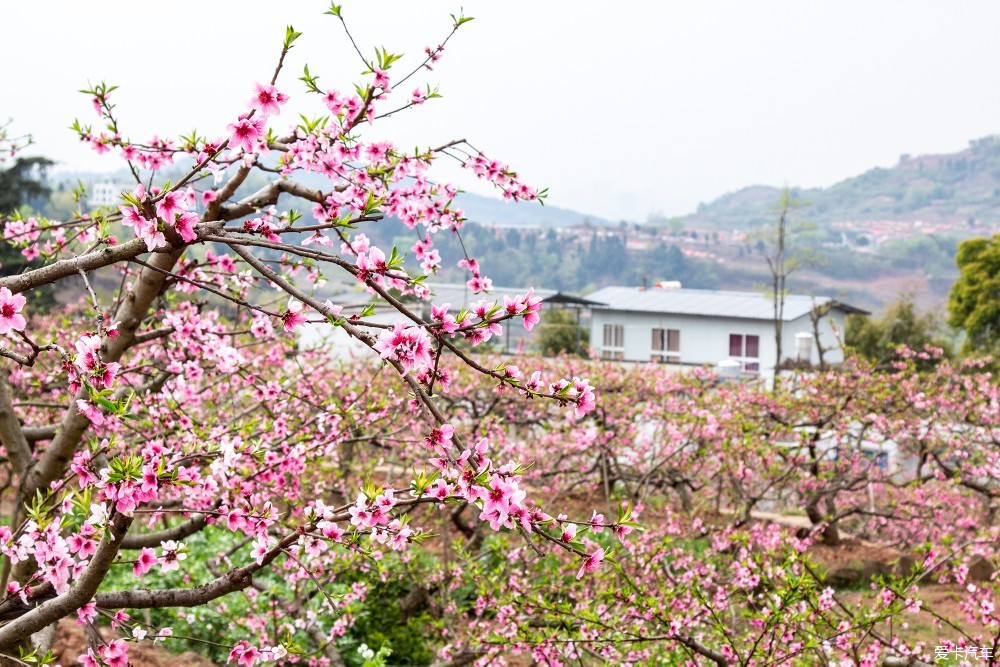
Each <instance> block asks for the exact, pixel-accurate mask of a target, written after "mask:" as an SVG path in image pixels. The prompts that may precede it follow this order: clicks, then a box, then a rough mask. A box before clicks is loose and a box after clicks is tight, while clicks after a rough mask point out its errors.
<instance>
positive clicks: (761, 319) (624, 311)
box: [587, 283, 868, 375]
mask: <svg viewBox="0 0 1000 667" xmlns="http://www.w3.org/2000/svg"><path fill="white" fill-rule="evenodd" d="M587 299H589V300H590V301H597V302H600V303H603V304H607V305H605V306H602V307H595V308H593V310H592V311H591V312H592V315H591V325H590V346H591V349H592V350H594V351H596V352H597V354H598V355H599V356H600V357H601V358H602V359H617V360H621V361H636V362H649V361H660V362H663V363H670V364H684V365H688V364H693V365H703V364H709V365H712V366H715V365H717V364H718V363H719V362H721V361H723V360H728V359H732V360H735V361H737V362H739V364H740V367H741V369H742V370H743V371H744V372H746V373H763V374H766V375H771V374H772V373H773V372H774V368H775V366H776V365H777V361H778V360H777V359H776V356H777V349H776V345H775V340H774V301H773V300H772V299H771V298H769V297H768V296H766V295H764V294H757V293H754V292H720V291H713V290H693V289H680V287H679V286H678V285H677V284H676V283H664V284H663V286H662V287H654V288H650V289H645V288H639V287H605V288H604V289H601V290H598V291H597V292H594V293H593V294H589V295H588V296H587ZM827 305H829V309H828V310H827V312H826V314H824V315H823V316H822V318H821V319H820V321H819V326H818V327H816V329H817V330H818V332H819V344H820V345H822V346H823V349H824V351H825V352H824V357H823V358H824V361H826V362H827V363H839V362H841V361H843V358H844V355H843V351H842V350H841V348H840V343H839V341H838V340H837V334H835V332H834V325H835V326H836V330H837V331H838V332H839V336H840V338H841V339H842V338H843V335H844V321H845V317H846V316H847V314H848V313H860V314H864V315H867V314H868V313H867V312H866V311H863V310H861V309H859V308H855V307H853V306H849V305H847V304H844V303H840V302H838V301H835V300H833V299H831V298H829V297H813V296H801V295H788V296H786V297H785V306H784V317H783V318H782V320H783V325H782V343H781V348H782V353H781V354H782V357H783V359H792V360H796V361H802V362H811V363H816V362H817V361H818V353H817V350H816V341H815V339H814V327H813V319H812V317H811V316H810V314H811V313H812V311H813V308H814V307H815V306H820V307H823V306H827Z"/></svg>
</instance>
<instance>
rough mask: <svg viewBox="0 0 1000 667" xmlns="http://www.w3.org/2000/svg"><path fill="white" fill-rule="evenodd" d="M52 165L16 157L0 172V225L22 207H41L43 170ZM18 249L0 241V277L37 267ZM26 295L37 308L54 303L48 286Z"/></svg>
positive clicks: (45, 195) (45, 188)
mask: <svg viewBox="0 0 1000 667" xmlns="http://www.w3.org/2000/svg"><path fill="white" fill-rule="evenodd" d="M52 164H53V163H52V161H51V160H49V159H47V158H43V157H25V158H17V159H16V160H14V163H13V164H12V165H11V166H10V167H8V168H6V169H0V222H2V220H3V219H4V218H6V217H8V216H11V215H13V216H17V215H20V213H21V210H22V209H24V208H28V207H30V208H33V209H39V208H41V207H42V206H43V205H44V203H45V202H46V201H47V199H48V196H49V188H48V186H47V185H46V184H45V171H46V170H47V169H48V168H49V167H50V166H52ZM30 208H29V213H30ZM26 215H27V214H26ZM21 250H22V248H21V247H15V246H14V245H12V244H11V243H9V242H7V241H4V240H0V267H2V268H0V271H3V275H12V274H15V273H20V272H21V271H23V270H25V269H26V268H36V267H38V266H41V264H42V262H41V261H40V260H39V259H35V260H34V261H30V262H29V261H28V260H27V259H25V257H24V255H23V254H21ZM26 296H29V298H30V299H31V302H32V303H33V304H34V305H35V307H38V308H48V307H51V306H52V305H53V304H54V303H55V301H54V299H53V288H52V286H51V285H47V286H45V287H41V288H38V289H34V290H31V291H30V292H28V294H27V295H26Z"/></svg>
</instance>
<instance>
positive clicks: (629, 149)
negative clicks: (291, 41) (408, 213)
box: [0, 0, 1000, 220]
mask: <svg viewBox="0 0 1000 667" xmlns="http://www.w3.org/2000/svg"><path fill="white" fill-rule="evenodd" d="M462 4H464V9H465V13H466V14H467V15H471V16H474V17H475V18H476V20H475V21H473V22H471V23H469V24H466V25H465V26H463V28H462V29H461V30H460V31H459V34H458V35H456V37H455V38H454V39H453V41H452V42H451V43H450V44H449V46H448V49H447V51H446V52H445V55H444V59H443V60H442V61H441V62H440V63H439V64H438V66H436V67H435V69H434V71H433V72H427V73H426V74H425V75H424V77H423V80H424V81H426V82H429V83H431V84H432V85H440V88H441V91H442V93H443V94H444V98H443V99H441V100H436V101H434V102H433V103H432V104H428V105H426V106H425V107H423V108H421V109H418V110H416V112H415V113H409V114H403V115H401V117H400V118H399V120H394V121H393V123H392V124H391V125H390V126H388V128H387V132H388V133H387V136H391V137H392V138H394V139H396V140H397V142H398V144H400V145H401V146H406V147H409V146H412V145H414V144H419V145H421V146H427V145H437V144H439V143H443V142H445V141H447V140H449V139H454V138H459V137H464V138H467V139H468V140H469V141H471V142H472V143H473V144H474V145H475V146H476V147H478V148H480V149H481V150H483V151H484V152H486V153H488V154H490V155H491V156H495V157H497V158H500V159H502V160H504V161H507V162H509V163H510V164H511V165H512V166H514V167H515V168H517V169H518V170H519V171H520V172H521V174H522V175H523V176H524V177H525V179H526V180H528V181H529V182H531V183H532V184H537V185H539V186H545V187H548V188H549V190H550V193H551V196H550V202H551V203H552V204H555V205H558V206H564V207H568V208H573V209H577V210H580V211H583V212H588V213H592V214H596V215H601V216H604V217H607V218H611V219H619V218H629V219H636V220H642V219H645V218H646V216H648V215H649V214H650V213H652V212H661V213H664V214H667V215H674V214H682V213H686V212H689V211H691V210H693V209H694V208H695V207H696V206H697V204H698V202H699V201H708V200H711V199H713V198H715V197H716V196H718V195H720V194H723V193H725V192H727V191H732V190H736V189H739V188H741V187H743V186H746V185H751V184H758V183H763V184H772V185H782V184H786V183H787V184H790V185H799V186H805V187H812V186H826V185H830V184H833V183H835V182H837V181H838V180H841V179H843V178H846V177H849V176H853V175H856V174H858V173H861V172H863V171H865V170H867V169H870V168H872V167H874V166H891V165H892V164H895V163H896V161H897V160H898V158H899V156H900V155H901V154H903V153H910V154H914V155H916V154H921V153H934V152H950V151H954V150H959V149H962V148H964V147H965V146H966V145H967V142H968V140H969V139H973V138H978V137H981V136H985V135H988V134H994V133H998V132H1000V86H997V85H996V80H997V68H998V67H1000V40H998V39H996V30H997V26H998V25H1000V3H996V2H986V1H983V2H944V1H935V2H924V1H919V0H905V1H903V0H901V1H898V2H888V1H881V2H877V3H876V2H870V1H863V2H850V1H845V0H837V1H836V2H822V3H821V2H799V1H787V2H778V1H766V2H765V1H755V2H747V1H733V2H708V1H706V2H690V1H685V2H581V1H580V0H575V1H573V2H568V1H560V2H555V1H546V2H526V1H520V0H505V1H504V2H486V1H477V0H465V2H464V3H461V1H460V0H459V1H456V2H438V1H434V2H430V1H425V2H419V3H418V2H378V1H374V0H366V1H365V2H361V1H360V0H347V1H346V2H345V3H344V14H345V17H346V18H347V20H348V22H349V24H350V25H351V27H352V32H353V33H354V35H355V38H356V39H357V40H358V42H359V45H360V46H361V47H362V49H364V50H365V51H366V53H367V52H370V51H371V49H372V48H373V47H374V46H376V45H385V46H386V47H388V48H389V49H390V50H392V51H396V52H404V53H406V54H407V55H408V56H410V57H411V62H412V59H413V58H416V57H418V56H420V55H421V52H422V49H423V47H424V46H427V45H431V44H436V43H437V42H438V41H439V39H440V38H441V37H443V36H444V34H446V33H447V31H448V28H449V25H450V19H449V18H448V14H449V13H452V12H457V11H458V10H459V8H460V6H461V5H462ZM327 6H328V3H327V2H323V1H313V0H297V1H296V2H294V3H293V2H277V1H274V0H272V1H271V2H258V1H256V0H211V1H210V0H198V1H192V0H171V2H169V3H141V2H135V1H134V0H131V1H129V2H117V1H116V2H72V3H71V2H33V3H27V2H17V3H3V4H0V25H2V26H3V27H4V29H3V46H2V49H3V66H2V67H0V91H3V92H2V94H0V119H3V118H5V117H8V116H9V117H13V118H14V120H15V126H14V127H15V129H16V130H18V131H22V132H31V133H33V134H34V136H35V138H36V140H37V146H36V147H35V148H34V152H36V153H38V154H43V155H46V156H49V157H52V158H54V159H57V160H58V161H59V162H60V163H61V165H63V166H64V167H66V168H73V169H88V170H105V169H112V168H117V166H118V165H119V164H120V161H118V160H116V159H114V158H112V157H109V156H108V155H105V156H97V155H96V154H95V153H93V152H91V151H90V150H88V149H85V148H84V147H82V146H81V145H80V144H79V143H78V142H77V141H76V139H75V136H74V135H73V133H72V132H71V131H69V130H68V129H66V128H67V127H68V126H69V125H70V123H71V122H72V120H73V118H74V117H80V118H81V120H84V121H86V122H93V121H94V120H96V116H95V114H94V112H93V109H92V107H91V106H90V103H89V101H88V100H87V99H86V98H85V97H84V96H82V95H80V94H78V93H76V92H75V91H76V90H77V89H79V88H82V87H84V86H85V85H86V84H87V82H88V80H89V81H91V82H96V81H99V80H101V79H103V80H105V81H107V82H109V83H114V84H117V85H119V86H121V89H120V90H119V91H118V92H117V94H116V96H115V97H116V100H117V102H118V103H119V107H118V110H117V111H118V113H119V114H120V117H121V123H122V126H123V128H124V131H125V134H126V135H127V136H129V137H131V138H132V139H135V140H140V139H148V138H149V137H150V136H151V135H152V134H154V133H158V134H160V135H161V136H165V135H174V136H176V135H177V134H178V133H179V132H186V131H188V130H190V129H191V128H192V127H197V128H198V130H199V131H200V132H201V133H202V134H208V135H210V136H219V135H222V134H223V133H224V128H225V125H226V124H227V123H229V122H232V120H233V119H234V118H235V116H236V115H237V114H239V113H240V112H241V111H242V110H243V108H244V103H245V101H246V99H247V98H248V97H249V94H250V92H251V90H252V85H253V83H254V82H255V81H263V80H266V79H268V78H269V77H270V75H271V72H272V70H273V68H274V64H275V62H276V59H277V53H278V51H279V49H280V43H281V39H282V37H283V33H284V26H285V24H288V23H290V24H293V25H294V26H295V28H296V29H297V30H300V31H302V32H304V33H305V34H304V36H303V37H302V38H301V39H300V40H299V45H298V46H297V48H296V49H294V50H293V51H292V54H291V57H290V59H289V62H288V68H287V69H286V70H285V72H284V74H283V75H282V77H281V78H280V79H279V88H280V89H282V90H285V91H287V92H288V93H290V94H291V95H292V96H293V101H292V102H291V103H290V104H289V107H288V108H286V110H285V111H284V112H283V113H282V115H281V116H280V117H279V118H277V119H276V122H275V125H277V126H278V128H279V129H284V127H285V126H286V123H289V122H291V121H292V118H293V112H294V111H297V110H299V109H302V110H306V109H309V110H313V109H315V107H312V106H310V105H311V104H314V103H315V101H314V100H311V99H309V98H308V97H307V96H306V95H305V94H304V93H303V89H302V86H301V83H300V82H299V81H297V80H296V78H297V77H298V76H300V73H301V71H302V65H303V64H304V63H305V62H308V63H309V66H310V70H311V71H312V72H313V73H314V74H318V75H320V84H321V85H322V86H324V87H333V88H338V89H341V90H350V89H351V88H352V83H353V82H354V81H355V80H357V79H358V78H359V76H358V75H359V74H360V72H361V69H362V68H361V66H360V62H359V61H358V59H357V57H356V56H355V55H353V54H352V52H351V50H350V47H349V43H348V42H347V40H346V38H345V36H344V33H343V30H342V28H341V26H340V25H339V22H337V21H336V19H334V18H332V17H330V16H323V11H324V10H325V9H326V7H327ZM398 67H399V70H400V71H402V69H403V67H405V64H404V65H402V66H398ZM412 88H413V86H412V85H411V82H407V83H406V85H405V91H400V92H401V93H404V92H405V95H406V96H407V97H408V95H409V92H410V91H411V90H412ZM293 107H294V108H293ZM380 134H381V133H380ZM449 175H450V174H449ZM459 184H460V185H464V186H471V185H473V184H472V183H470V182H468V181H467V180H465V181H461V182H460V183H459ZM469 189H472V190H477V188H475V187H469Z"/></svg>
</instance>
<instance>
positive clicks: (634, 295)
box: [587, 287, 868, 322]
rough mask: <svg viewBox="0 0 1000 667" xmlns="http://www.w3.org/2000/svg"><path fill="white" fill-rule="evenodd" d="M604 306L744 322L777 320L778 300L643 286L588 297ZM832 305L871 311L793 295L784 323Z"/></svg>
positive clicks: (612, 289) (850, 310)
mask: <svg viewBox="0 0 1000 667" xmlns="http://www.w3.org/2000/svg"><path fill="white" fill-rule="evenodd" d="M587 298H588V299H590V300H591V301H599V302H602V303H604V304H606V305H605V306H603V309H605V310H620V311H629V312H642V313H663V314H669V315H698V316H702V317H729V318H735V319H744V320H774V301H773V300H772V299H771V298H770V297H769V296H767V295H765V294H763V293H757V292H722V291H716V290H700V289H660V288H652V289H644V288H641V287H605V288H604V289H600V290H597V291H596V292H594V293H593V294H589V295H587ZM826 303H830V304H831V305H832V307H833V308H836V309H838V310H841V311H843V312H845V313H859V314H862V315H867V314H868V312H867V311H865V310H862V309H860V308H855V307H854V306H849V305H847V304H845V303H840V302H839V301H836V300H834V299H832V298H830V297H828V296H806V295H802V294H789V295H787V296H786V297H785V310H784V317H782V320H783V321H785V322H791V321H792V320H797V319H799V318H800V317H803V316H804V315H808V314H809V312H810V311H811V310H812V308H813V305H814V304H815V305H823V304H826Z"/></svg>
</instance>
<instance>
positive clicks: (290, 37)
mask: <svg viewBox="0 0 1000 667" xmlns="http://www.w3.org/2000/svg"><path fill="white" fill-rule="evenodd" d="M301 36H302V33H301V32H295V28H293V27H292V26H287V27H286V28H285V50H286V51H287V50H288V49H290V48H292V42H294V41H295V40H297V39H298V38H299V37H301Z"/></svg>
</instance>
